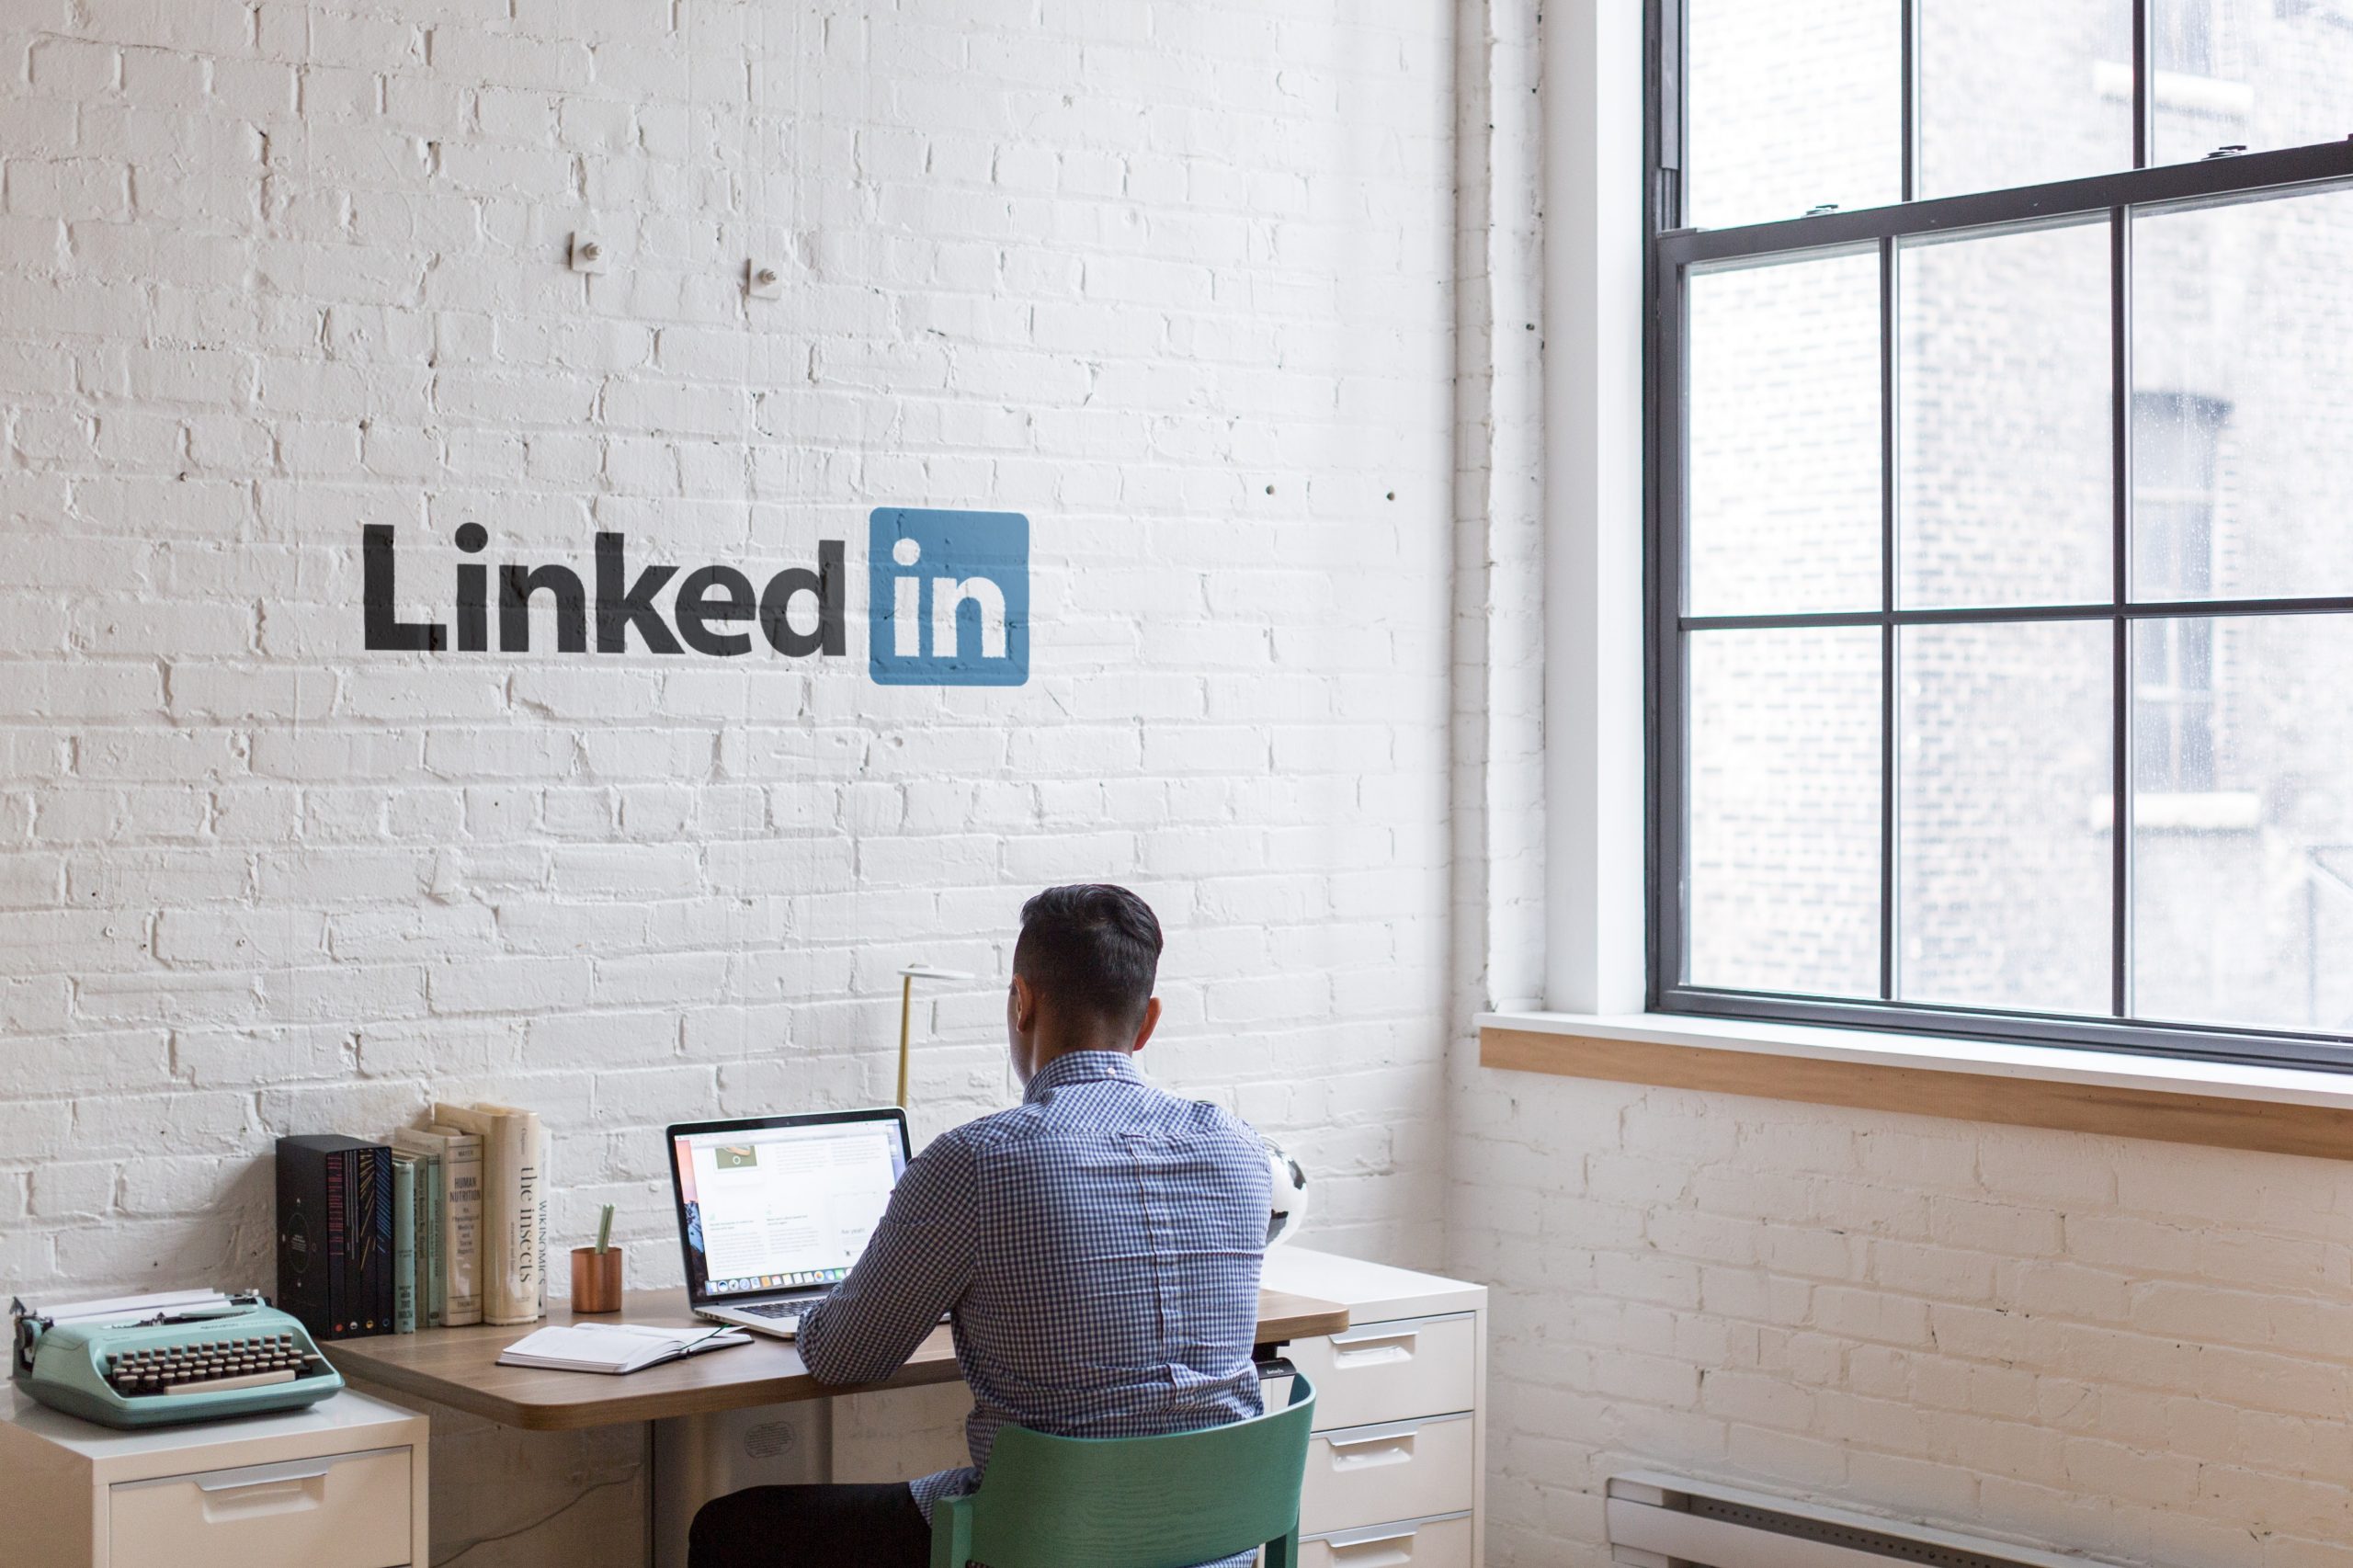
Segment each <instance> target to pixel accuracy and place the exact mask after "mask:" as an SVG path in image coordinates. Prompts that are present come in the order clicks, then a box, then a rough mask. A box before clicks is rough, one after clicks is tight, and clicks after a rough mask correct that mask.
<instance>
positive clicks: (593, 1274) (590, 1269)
mask: <svg viewBox="0 0 2353 1568" xmlns="http://www.w3.org/2000/svg"><path fill="white" fill-rule="evenodd" d="M572 1310H573V1312H575V1313H578V1312H620V1310H621V1249H620V1248H619V1247H607V1248H606V1249H605V1250H604V1251H603V1252H598V1251H597V1249H596V1248H595V1247H574V1248H573V1249H572Z"/></svg>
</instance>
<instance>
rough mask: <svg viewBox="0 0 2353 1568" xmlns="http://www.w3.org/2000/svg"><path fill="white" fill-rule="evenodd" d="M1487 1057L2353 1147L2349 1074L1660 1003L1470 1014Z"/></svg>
mask: <svg viewBox="0 0 2353 1568" xmlns="http://www.w3.org/2000/svg"><path fill="white" fill-rule="evenodd" d="M1478 1027H1479V1061H1480V1062H1481V1063H1482V1064H1483V1065H1484V1066H1488V1067H1499V1068H1506V1069H1510V1070H1514V1071H1518V1072H1523V1073H1550V1074H1557V1075H1559V1076H1562V1077H1568V1078H1600V1079H1606V1080H1608V1081H1610V1082H1613V1083H1620V1084H1657V1085H1663V1086H1665V1087H1669V1088H1678V1089H1703V1090H1709V1091H1711V1092H1714V1093H1717V1094H1727V1095H1754V1096H1761V1097H1763V1098H1767V1099H1779V1100H1802V1101H1807V1102H1811V1103H1813V1104H1816V1105H1836V1106H1847V1107H1852V1108H1859V1109H1863V1110H1883V1111H1897V1112H1902V1113H1904V1114H1905V1115H1910V1116H1940V1117H1949V1118H1953V1119H1960V1120H1963V1121H1989V1122H2001V1123H2006V1124H2009V1125H2012V1126H2018V1127H2045V1128H2056V1129H2060V1130H2063V1131H2073V1132H2098V1133H2106V1134H2109V1135H2110V1136H2115V1137H2122V1138H2154V1139H2162V1140H2165V1141H2167V1142H2176V1143H2204V1144H2209V1145H2211V1146H2213V1147H2216V1148H2222V1149H2254V1150H2260V1151H2262V1152H2264V1153H2277V1154H2306V1155H2313V1156H2317V1157H2319V1158H2322V1159H2334V1160H2345V1159H2353V1075H2343V1076H2340V1075H2338V1074H2333V1073H2320V1072H2312V1071H2305V1070H2299V1069H2295V1068H2286V1067H2256V1066H2245V1065H2240V1064H2237V1063H2234V1062H2188V1061H2181V1060H2177V1059H2172V1058H2165V1057H2150V1056H2130V1055H2122V1054H2118V1053H2113V1052H2104V1051H2077V1050H2071V1049H2065V1048H2061V1047H2055V1046H2035V1045H2018V1044H2012V1043H2008V1042H2005V1041H1993V1040H1961V1039H1951V1038H1944V1037H1937V1036H1929V1035H1907V1034H1887V1033H1880V1032H1877V1031H1866V1030H1856V1029H1832V1028H1804V1027H1801V1026H1794V1025H1779V1024H1759V1023H1754V1022H1748V1021H1736V1020H1729V1019H1713V1018H1693V1017H1680V1016H1666V1015H1660V1014H1642V1015H1630V1016H1615V1017H1600V1016H1591V1015H1584V1014H1574V1013H1535V1012H1525V1013H1522V1012H1515V1013H1483V1014H1481V1015H1479V1017H1478Z"/></svg>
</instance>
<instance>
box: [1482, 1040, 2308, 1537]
mask: <svg viewBox="0 0 2353 1568" xmlns="http://www.w3.org/2000/svg"><path fill="white" fill-rule="evenodd" d="M1458 1088H1459V1091H1460V1092H1459V1094H1458V1097H1457V1101H1456V1119H1457V1128H1458V1132H1457V1137H1456V1140H1455V1143H1454V1162H1455V1176H1456V1181H1457V1189H1456V1191H1457V1205H1458V1207H1457V1210H1456V1216H1457V1218H1456V1223H1455V1225H1454V1226H1453V1228H1452V1230H1451V1232H1450V1235H1451V1238H1452V1244H1451V1248H1450V1251H1449V1262H1450V1267H1453V1268H1454V1269H1455V1270H1456V1271H1458V1272H1461V1273H1464V1274H1467V1275H1470V1276H1471V1277H1472V1278H1483V1279H1488V1280H1491V1281H1493V1282H1494V1283H1495V1286H1496V1287H1497V1297H1496V1301H1495V1344H1494V1347H1493V1354H1494V1358H1495V1366H1496V1367H1497V1369H1499V1374H1498V1376H1497V1378H1496V1380H1495V1383H1494V1385H1493V1393H1494V1397H1495V1416H1494V1420H1493V1424H1492V1426H1491V1428H1490V1430H1491V1433H1492V1442H1493V1453H1494V1455H1495V1461H1494V1464H1493V1467H1492V1468H1491V1470H1490V1472H1489V1477H1488V1491H1487V1496H1488V1499H1489V1502H1490V1504H1491V1505H1492V1506H1493V1507H1494V1509H1495V1514H1494V1517H1493V1523H1492V1527H1491V1530H1490V1534H1489V1541H1490V1549H1489V1551H1490V1559H1491V1561H1492V1562H1495V1564H1497V1565H1498V1568H1503V1565H1516V1564H1534V1563H1563V1562H1568V1563H1578V1564H1587V1563H1590V1564H1600V1563H1605V1562H1608V1551H1607V1550H1606V1549H1605V1547H1604V1545H1603V1542H1604V1540H1605V1536H1604V1531H1603V1527H1602V1518H1601V1490H1602V1485H1603V1483H1605V1482H1606V1481H1607V1479H1608V1476H1610V1475H1611V1474H1613V1473H1616V1472H1619V1471H1626V1470H1631V1469H1656V1470H1666V1471H1674V1472H1679V1473H1684V1474H1693V1475H1699V1476H1707V1477H1713V1478H1715V1479H1719V1480H1724V1481H1731V1482H1736V1483H1739V1482H1745V1483H1748V1484H1752V1485H1755V1486H1757V1487H1759V1488H1762V1489H1764V1490H1768V1491H1778V1492H1782V1493H1788V1494H1804V1495H1811V1496H1816V1497H1822V1498H1828V1499H1836V1500H1842V1501H1845V1502H1847V1503H1850V1504H1853V1505H1855V1506H1861V1507H1863V1508H1866V1509H1870V1510H1875V1511H1878V1512H1881V1513H1883V1514H1887V1515H1890V1516H1893V1517H1903V1518H1915V1519H1924V1520H1927V1521H1930V1522H1933V1523H1937V1524H1940V1525H1943V1526H1946V1527H1947V1528H1960V1529H1967V1530H1972V1531H1974V1532H1977V1533H1981V1534H1985V1535H1990V1536H1994V1537H1995V1538H1998V1539H2005V1540H2018V1541H2021V1542H2024V1543H2028V1544H2036V1545H2041V1546H2044V1547H2046V1548H2051V1549H2056V1550H2070V1551H2084V1552H2087V1553H2092V1554H2095V1555H2097V1556H2099V1557H2100V1558H2102V1559H2103V1560H2105V1561H2113V1562H2120V1563H2130V1564H2136V1565H2137V1564H2148V1565H2150V1568H2158V1565H2163V1568H2276V1565H2279V1564H2288V1563H2293V1564H2297V1565H2299V1568H2304V1565H2310V1568H2332V1565H2338V1564H2343V1563H2346V1562H2353V1548H2348V1546H2347V1542H2348V1541H2353V1512H2349V1511H2348V1503H2347V1494H2346V1492H2345V1490H2344V1480H2345V1477H2346V1475H2347V1473H2348V1470H2347V1467H2348V1465H2353V1438H2348V1437H2347V1422H2346V1415H2347V1408H2348V1407H2347V1399H2348V1397H2353V1393H2348V1391H2353V1335H2347V1331H2346V1327H2345V1324H2344V1303H2345V1301H2346V1299H2347V1292H2348V1290H2353V1247H2348V1245H2347V1214H2348V1210H2353V1175H2348V1174H2347V1171H2346V1168H2345V1167H2344V1166H2343V1165H2341V1164H2339V1163H2337V1162H2335V1161H2324V1160H2304V1159H2294V1158H2290V1157H2286V1156H2273V1155H2256V1154H2245V1153H2235V1152H2232V1151H2226V1150H2215V1149H2200V1148H2192V1147H2188V1146H2183V1145H2174V1144H2165V1143H2155V1142H2135V1141H2130V1140H2123V1139H2110V1138H2097V1137H2092V1136H2090V1135H2087V1134H2073V1133H2058V1132H2046V1131H2037V1130H2030V1129H2013V1128H1990V1127H1982V1126H1977V1125H1973V1124H1971V1123H1966V1122H1957V1121H1942V1120H1937V1119H1928V1118H1920V1117H1881V1116H1873V1115H1870V1114H1866V1113H1863V1112H1859V1111H1849V1110H1846V1109H1842V1108H1830V1107H1813V1106H1799V1105H1789V1104H1783V1103H1780V1102H1775V1101H1768V1100H1757V1099H1746V1098H1737V1097H1733V1096H1708V1095H1699V1094H1692V1093H1688V1092H1684V1091H1679V1090H1666V1089H1644V1088H1642V1087H1640V1086H1633V1085H1617V1084H1602V1083H1594V1082H1580V1081H1574V1080H1566V1079H1554V1078H1545V1077H1540V1076H1537V1075H1532V1074H1505V1073H1497V1072H1492V1071H1489V1070H1486V1069H1481V1068H1477V1067H1468V1068H1467V1069H1466V1071H1465V1074H1464V1076H1463V1078H1462V1079H1461V1082H1460V1083H1459V1085H1458Z"/></svg>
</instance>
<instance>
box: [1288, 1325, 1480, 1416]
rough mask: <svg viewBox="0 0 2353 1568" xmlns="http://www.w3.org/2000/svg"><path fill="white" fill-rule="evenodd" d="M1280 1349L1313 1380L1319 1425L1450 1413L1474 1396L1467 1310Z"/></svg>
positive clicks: (1475, 1345)
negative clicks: (1284, 1350)
mask: <svg viewBox="0 0 2353 1568" xmlns="http://www.w3.org/2000/svg"><path fill="white" fill-rule="evenodd" d="M1286 1354H1288V1355H1289V1356H1290V1360H1291V1364H1292V1365H1293V1366H1295V1367H1297V1368H1298V1369H1300V1370H1301V1371H1302V1372H1304V1373H1306V1374H1307V1376H1308V1379H1309V1380H1310V1381H1313V1383H1314V1384H1315V1425H1316V1426H1317V1427H1318V1428H1319V1429H1321V1428H1325V1427H1333V1426H1372V1425H1374V1424H1375V1423H1378V1422H1382V1421H1405V1420H1410V1419H1412V1418H1414V1417H1415V1416H1419V1415H1453V1414H1454V1413H1455V1412H1457V1411H1461V1410H1469V1409H1471V1408H1472V1406H1473V1405H1475V1404H1477V1403H1478V1392H1477V1391H1478V1378H1479V1367H1478V1359H1479V1320H1478V1316H1477V1314H1476V1313H1473V1312H1454V1313H1450V1314H1449V1315H1448V1316H1445V1317H1431V1318H1401V1319H1397V1320H1395V1321H1393V1322H1390V1323H1369V1324H1358V1325H1356V1326H1354V1327H1351V1328H1349V1329H1347V1331H1346V1332H1345V1333H1341V1334H1336V1335H1331V1336H1330V1337H1329V1338H1324V1339H1302V1340H1301V1341H1299V1342H1298V1343H1297V1344H1295V1345H1293V1346H1290V1349H1289V1350H1288V1351H1287V1352H1286Z"/></svg>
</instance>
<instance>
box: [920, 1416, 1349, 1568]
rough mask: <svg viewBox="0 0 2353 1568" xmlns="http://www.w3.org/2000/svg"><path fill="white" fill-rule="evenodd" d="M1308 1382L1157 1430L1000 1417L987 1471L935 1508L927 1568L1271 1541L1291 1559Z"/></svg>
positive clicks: (1121, 1562) (1103, 1559)
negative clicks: (1198, 1425)
mask: <svg viewBox="0 0 2353 1568" xmlns="http://www.w3.org/2000/svg"><path fill="white" fill-rule="evenodd" d="M1314 1415H1315V1388H1314V1385H1313V1384H1312V1383H1310V1382H1309V1381H1307V1380H1306V1379H1305V1378H1303V1377H1293V1378H1292V1379H1291V1381H1290V1403H1288V1404H1286V1405H1284V1406H1283V1408H1282V1409H1280V1410H1274V1411H1269V1412H1267V1414H1266V1415H1259V1416H1254V1417H1253V1418H1251V1419H1250V1420H1247V1421H1236V1422H1233V1423H1232V1424H1231V1425H1229V1426H1211V1427H1210V1428H1208V1429H1207V1430H1206V1431H1200V1432H1178V1433H1176V1434H1173V1435H1171V1436H1169V1437H1047V1436H1045V1435H1044V1434H1043V1433H1040V1432H1032V1431H1030V1430H1029V1428H1027V1427H1025V1426H1007V1427H1006V1428H1004V1429H1003V1430H1002V1431H1000V1432H998V1433H997V1435H996V1443H995V1447H994V1448H992V1449H990V1450H989V1470H988V1477H987V1479H986V1480H985V1481H984V1482H983V1483H982V1486H981V1489H980V1490H979V1491H978V1492H975V1493H973V1494H971V1495H970V1496H966V1497H944V1498H942V1499H940V1501H939V1502H938V1503H937V1504H935V1505H933V1506H932V1510H931V1568H964V1564H966V1563H967V1562H978V1563H982V1564H984V1565H985V1568H1191V1565H1192V1564H1194V1563H1197V1562H1216V1561H1217V1560H1218V1559H1219V1558H1221V1557H1231V1556H1233V1555H1234V1554H1235V1553H1236V1552H1242V1551H1256V1550H1257V1549H1258V1548H1259V1547H1262V1546H1263V1547H1265V1548H1266V1549H1267V1562H1266V1568H1298V1563H1299V1487H1300V1483H1301V1481H1302V1479H1303V1478H1304V1477H1305V1476H1306V1473H1307V1428H1308V1424H1309V1423H1310V1422H1311V1421H1312V1420H1313V1418H1314Z"/></svg>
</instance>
